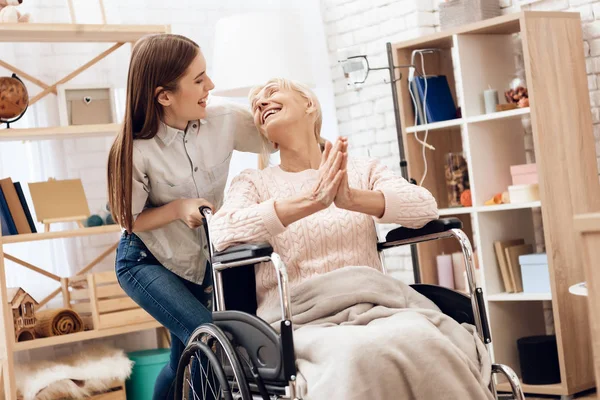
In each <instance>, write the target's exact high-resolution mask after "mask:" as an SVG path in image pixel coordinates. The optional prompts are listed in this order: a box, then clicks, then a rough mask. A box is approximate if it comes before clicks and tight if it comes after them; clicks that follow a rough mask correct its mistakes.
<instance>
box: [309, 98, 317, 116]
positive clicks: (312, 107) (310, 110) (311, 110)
mask: <svg viewBox="0 0 600 400" xmlns="http://www.w3.org/2000/svg"><path fill="white" fill-rule="evenodd" d="M316 110H317V108H316V107H315V105H314V103H313V102H312V100H308V102H307V103H306V113H307V114H312V113H314V112H315V111H316Z"/></svg>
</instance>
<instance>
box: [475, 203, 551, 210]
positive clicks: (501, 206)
mask: <svg viewBox="0 0 600 400" xmlns="http://www.w3.org/2000/svg"><path fill="white" fill-rule="evenodd" d="M541 206H542V202H541V201H532V202H530V203H513V204H511V203H509V204H498V205H495V206H478V207H476V210H477V212H493V211H508V210H523V209H526V208H539V207H541Z"/></svg>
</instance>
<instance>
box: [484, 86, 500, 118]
mask: <svg viewBox="0 0 600 400" xmlns="http://www.w3.org/2000/svg"><path fill="white" fill-rule="evenodd" d="M483 100H484V103H485V113H486V114H490V113H493V112H496V106H497V105H498V91H497V90H495V89H492V88H489V89H488V90H486V91H484V92H483Z"/></svg>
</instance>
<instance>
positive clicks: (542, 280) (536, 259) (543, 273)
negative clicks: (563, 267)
mask: <svg viewBox="0 0 600 400" xmlns="http://www.w3.org/2000/svg"><path fill="white" fill-rule="evenodd" d="M519 264H520V265H521V277H522V279H523V292H524V293H550V292H551V290H550V272H549V271H548V256H547V255H546V253H537V254H525V255H522V256H519Z"/></svg>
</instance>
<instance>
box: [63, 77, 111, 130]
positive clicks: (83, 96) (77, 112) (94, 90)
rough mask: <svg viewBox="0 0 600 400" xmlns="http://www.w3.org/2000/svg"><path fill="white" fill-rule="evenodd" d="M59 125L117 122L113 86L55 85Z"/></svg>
mask: <svg viewBox="0 0 600 400" xmlns="http://www.w3.org/2000/svg"><path fill="white" fill-rule="evenodd" d="M56 90H57V95H58V112H59V120H60V125H61V126H70V125H94V124H114V123H116V122H117V117H116V110H115V99H114V88H113V87H112V86H106V85H95V86H94V85H91V86H90V85H66V84H63V85H57V87H56Z"/></svg>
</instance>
